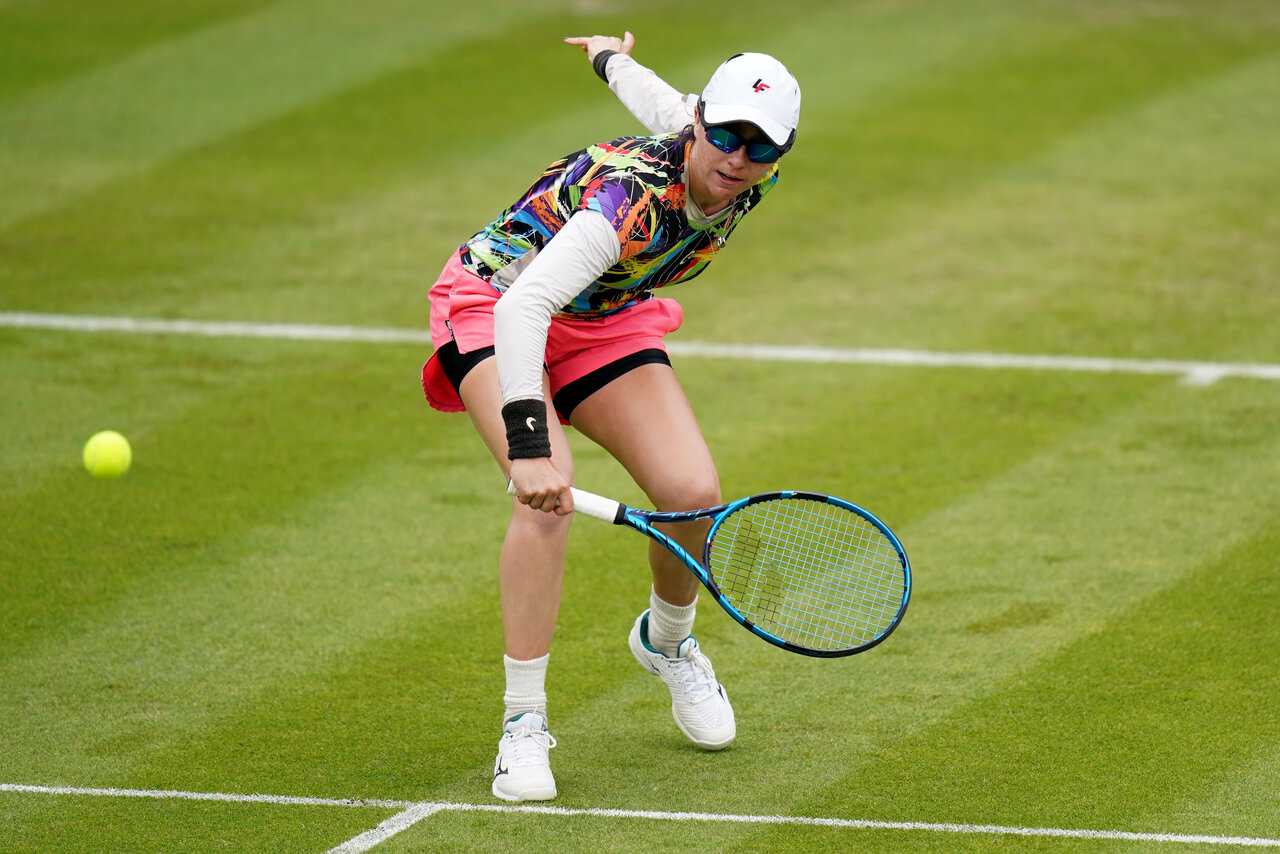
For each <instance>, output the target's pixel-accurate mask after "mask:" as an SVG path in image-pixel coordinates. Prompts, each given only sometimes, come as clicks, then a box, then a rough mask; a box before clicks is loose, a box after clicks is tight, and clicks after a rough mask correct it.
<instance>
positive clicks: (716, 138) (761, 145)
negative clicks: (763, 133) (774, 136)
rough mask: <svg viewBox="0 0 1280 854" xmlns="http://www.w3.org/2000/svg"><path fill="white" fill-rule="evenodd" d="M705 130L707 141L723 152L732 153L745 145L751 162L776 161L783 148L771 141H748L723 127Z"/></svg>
mask: <svg viewBox="0 0 1280 854" xmlns="http://www.w3.org/2000/svg"><path fill="white" fill-rule="evenodd" d="M706 131H707V142H709V143H711V144H712V145H714V146H715V147H716V148H718V149H720V150H721V151H723V152H724V153H725V154H733V153H734V152H735V151H737V150H738V149H739V148H741V147H742V146H744V145H745V146H746V147H747V159H748V160H750V161H751V162H752V163H777V162H778V158H779V157H781V156H782V152H783V149H782V148H780V147H778V146H776V145H774V144H773V143H772V142H758V141H748V140H745V139H743V138H742V137H740V136H738V135H737V134H736V133H734V132H733V131H731V130H729V129H728V128H725V127H709V128H706Z"/></svg>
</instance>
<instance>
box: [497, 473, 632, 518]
mask: <svg viewBox="0 0 1280 854" xmlns="http://www.w3.org/2000/svg"><path fill="white" fill-rule="evenodd" d="M569 491H570V492H572V493H573V511H574V512H575V513H581V514H582V515H583V516H590V517H591V518H592V519H599V520H600V521H602V522H612V523H615V524H616V523H617V521H618V517H619V516H621V515H622V504H620V503H619V502H617V501H614V500H613V499H612V498H605V497H604V496H603V495H596V494H595V493H594V492H587V491H586V490H585V489H578V488H577V487H571V488H570V490H569ZM515 494H516V485H515V484H514V483H512V482H511V481H509V480H508V481H507V495H510V496H512V497H514V496H515Z"/></svg>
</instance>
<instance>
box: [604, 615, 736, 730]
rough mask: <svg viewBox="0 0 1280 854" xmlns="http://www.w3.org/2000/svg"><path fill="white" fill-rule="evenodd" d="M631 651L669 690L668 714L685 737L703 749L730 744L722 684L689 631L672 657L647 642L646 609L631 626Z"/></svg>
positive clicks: (726, 699) (732, 727)
mask: <svg viewBox="0 0 1280 854" xmlns="http://www.w3.org/2000/svg"><path fill="white" fill-rule="evenodd" d="M629 643H630V645H631V654H632V655H634V656H635V657H636V661H638V662H640V665H641V666H642V667H644V669H645V670H648V671H649V672H651V673H656V674H658V676H660V677H662V681H663V682H665V683H666V684H667V688H668V689H670V691H671V716H672V717H673V718H675V719H676V726H678V727H680V731H681V732H682V733H684V734H685V735H686V736H688V737H689V740H690V741H692V742H693V743H694V744H696V745H697V746H698V747H701V748H702V749H703V750H723V749H724V748H726V747H728V746H729V745H730V744H733V739H734V736H735V735H736V734H737V725H736V724H735V723H734V719H733V706H731V705H729V695H728V694H727V693H725V690H724V686H722V685H721V684H720V683H719V682H718V681H717V680H716V672H715V670H714V669H713V668H712V667H711V660H710V659H708V658H707V657H706V656H705V655H703V654H702V651H701V650H699V649H698V641H697V639H695V638H694V636H693V635H689V637H687V638H685V639H684V640H683V641H681V642H680V647H679V649H677V650H676V656H675V658H668V657H667V656H665V655H663V654H662V653H660V652H658V651H657V650H656V649H654V648H653V647H651V646H649V612H648V611H647V610H646V611H645V612H644V613H643V614H641V615H640V616H639V617H638V618H637V619H636V624H635V625H634V626H632V627H631V637H630V638H629Z"/></svg>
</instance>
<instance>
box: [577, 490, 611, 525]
mask: <svg viewBox="0 0 1280 854" xmlns="http://www.w3.org/2000/svg"><path fill="white" fill-rule="evenodd" d="M570 492H572V493H573V512H575V513H581V514H582V515H583V516H590V517H591V518H592V519H599V520H600V521H601V522H611V523H614V524H616V523H617V521H618V517H619V516H620V515H621V514H622V505H621V504H619V503H618V502H617V501H614V500H613V499H612V498H605V497H604V496H603V495H596V494H595V493H594V492H587V491H586V490H584V489H578V488H577V487H574V488H573V489H571V490H570Z"/></svg>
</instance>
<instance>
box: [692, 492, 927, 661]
mask: <svg viewBox="0 0 1280 854" xmlns="http://www.w3.org/2000/svg"><path fill="white" fill-rule="evenodd" d="M709 557H710V569H711V572H712V575H713V577H714V578H715V581H716V584H717V586H718V587H719V588H720V591H721V593H722V594H723V595H724V597H725V599H726V601H728V602H729V603H730V604H732V605H733V607H734V608H736V609H737V610H738V612H739V613H741V614H742V615H743V616H744V617H746V618H747V619H748V620H750V621H751V622H752V623H755V624H756V625H758V626H759V627H760V628H762V629H763V630H765V631H767V632H769V633H770V634H772V635H774V636H776V637H778V638H780V639H781V640H784V641H787V642H789V643H792V644H795V645H796V646H801V647H805V648H808V649H814V650H831V651H834V650H842V649H852V648H856V647H861V646H865V645H867V644H868V643H871V642H873V641H875V640H877V639H878V638H880V637H881V636H882V635H884V633H885V632H887V631H888V630H889V629H890V628H892V626H893V625H894V623H895V621H896V620H897V618H898V615H899V614H900V612H901V610H902V608H903V605H904V601H903V600H904V597H905V595H906V580H905V574H904V571H903V562H902V559H901V557H900V555H899V552H898V549H897V547H896V546H895V544H894V543H893V542H892V541H891V540H890V539H889V537H887V536H886V535H885V534H884V533H883V532H882V531H881V530H880V529H879V528H878V527H876V526H875V525H874V524H872V523H871V522H869V521H868V520H867V519H864V518H863V517H862V516H860V515H858V514H857V513H855V512H853V511H852V510H849V509H847V508H845V507H842V506H839V505H835V504H829V503H827V502H824V501H819V500H813V499H808V498H774V499H770V500H767V501H762V502H758V503H755V504H749V505H746V506H745V507H743V508H741V509H739V510H737V511H735V512H734V513H732V514H730V515H729V516H728V517H727V518H726V519H725V520H724V521H723V522H722V523H721V525H720V527H719V529H718V530H717V532H716V534H715V537H714V539H713V540H712V543H711V547H710V550H709Z"/></svg>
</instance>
